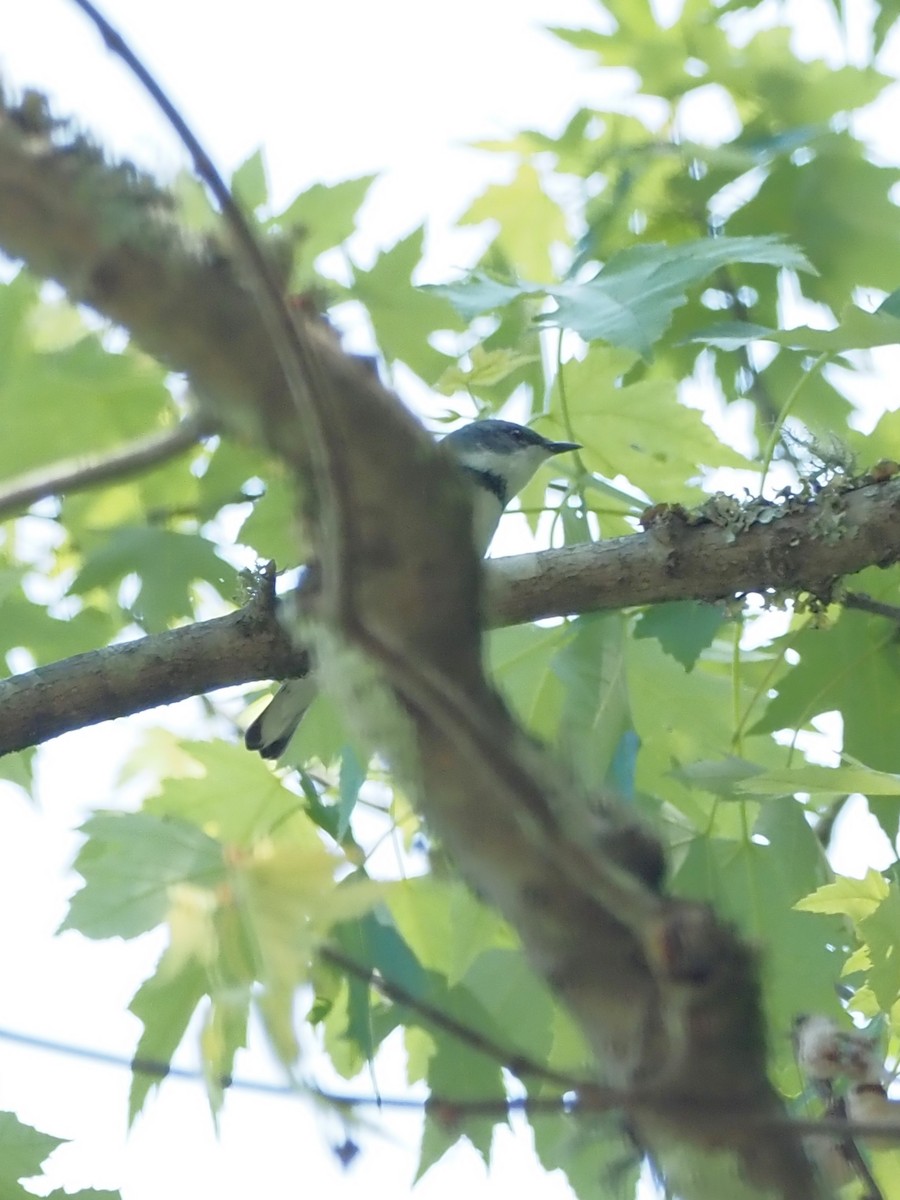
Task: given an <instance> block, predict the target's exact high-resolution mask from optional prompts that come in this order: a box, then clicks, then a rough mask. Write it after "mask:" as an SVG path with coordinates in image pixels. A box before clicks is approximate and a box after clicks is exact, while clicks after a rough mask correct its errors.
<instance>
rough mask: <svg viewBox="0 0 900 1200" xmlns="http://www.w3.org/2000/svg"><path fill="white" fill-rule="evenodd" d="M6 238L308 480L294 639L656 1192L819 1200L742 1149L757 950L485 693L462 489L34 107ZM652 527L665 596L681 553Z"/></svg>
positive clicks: (392, 406)
mask: <svg viewBox="0 0 900 1200" xmlns="http://www.w3.org/2000/svg"><path fill="white" fill-rule="evenodd" d="M0 244H2V245H4V246H5V248H6V249H7V250H8V251H9V252H10V253H13V254H16V255H19V256H22V257H24V258H26V260H27V261H28V262H29V265H30V266H31V267H32V268H33V269H34V270H36V271H38V272H39V273H41V274H44V275H47V276H50V277H53V278H56V279H58V280H59V281H60V282H61V283H62V284H63V286H64V287H66V288H67V290H68V291H69V292H70V294H71V295H72V296H73V297H74V298H76V299H78V300H82V301H85V302H87V303H90V304H92V305H94V306H95V307H97V308H98V309H100V311H102V312H104V313H105V314H106V315H108V316H109V317H111V318H112V319H113V320H116V321H118V322H120V323H122V324H124V325H125V326H126V327H128V328H129V329H130V330H131V331H132V333H133V334H134V336H135V337H136V338H137V339H138V340H140V341H141V342H142V343H143V345H144V346H145V347H146V348H147V349H149V350H150V351H151V352H154V353H156V354H158V355H159V356H160V357H161V358H162V359H163V360H164V361H166V362H167V363H169V364H170V365H172V366H173V367H175V368H176V369H179V370H183V371H185V372H187V373H188V375H189V376H190V378H191V381H192V384H193V387H194V390H195V392H196V393H197V394H198V395H199V396H200V397H202V398H203V400H204V401H205V402H206V403H207V404H208V405H209V408H210V411H212V412H214V413H215V414H216V416H217V417H218V418H219V419H220V420H221V422H222V424H223V426H225V427H226V428H228V429H230V430H231V431H232V433H233V434H234V435H240V434H243V435H245V436H250V437H251V438H253V439H255V440H258V441H262V442H264V443H265V444H266V445H267V446H268V447H269V448H270V449H271V450H272V451H273V452H274V453H277V454H279V455H280V456H281V457H282V458H283V459H284V460H285V462H286V463H287V464H288V465H289V467H290V468H291V469H292V470H293V471H294V472H296V473H297V475H298V477H302V478H306V479H307V480H308V481H311V482H312V486H313V488H314V491H315V493H316V497H317V500H318V506H319V511H318V513H317V519H316V522H315V525H314V534H315V538H316V543H317V550H318V555H319V558H320V560H321V564H322V581H323V582H322V590H321V594H320V596H319V597H318V599H317V602H316V605H315V607H314V609H312V610H310V611H307V612H306V613H305V614H304V625H303V628H304V632H305V635H306V636H309V637H311V638H312V639H313V641H314V644H315V651H316V656H317V658H318V659H319V661H320V662H321V665H322V669H323V674H324V676H325V679H326V682H327V683H328V684H329V686H330V687H331V688H332V689H333V690H334V691H335V693H336V694H337V695H338V696H339V698H340V699H341V701H342V703H344V704H345V706H346V709H347V711H348V713H350V714H351V716H355V719H356V721H357V723H358V724H359V725H360V726H361V727H367V728H368V730H369V732H370V733H371V734H373V735H374V738H375V740H376V742H377V743H378V744H379V745H380V746H381V747H382V748H383V749H384V750H385V751H386V752H387V754H388V756H389V757H390V759H391V760H392V762H393V763H394V764H395V767H396V769H397V770H398V771H399V773H400V774H401V775H403V776H404V777H405V778H406V780H407V783H408V784H410V785H411V786H413V787H414V788H415V789H416V791H417V792H418V795H419V797H420V803H421V805H422V807H423V809H424V811H425V812H426V815H427V816H428V819H429V822H430V823H431V825H432V827H433V828H435V829H436V830H437V831H438V832H439V833H440V835H441V836H442V838H443V840H444V842H445V844H446V845H447V846H448V848H449V849H450V851H451V853H452V854H453V855H454V857H455V859H456V860H457V861H458V862H459V863H460V864H461V867H462V869H463V871H464V873H465V874H466V875H467V876H468V878H469V879H470V880H472V881H473V883H474V884H475V885H476V886H477V887H478V888H479V890H480V891H481V893H482V894H483V895H485V896H487V897H489V898H490V899H492V900H493V902H494V903H495V904H496V905H497V906H498V907H499V908H500V909H501V910H502V911H503V912H504V913H505V914H506V916H507V917H508V918H509V919H510V920H511V922H512V923H513V924H514V925H515V926H516V927H517V928H518V930H519V933H520V934H521V937H522V941H523V944H524V946H525V947H526V949H527V952H528V954H529V956H530V958H531V959H532V961H533V962H534V964H535V966H536V968H537V969H538V970H539V971H540V972H541V973H542V974H543V975H544V976H545V977H546V978H547V979H548V981H549V982H550V984H551V985H552V986H553V987H554V989H555V990H556V992H557V994H558V995H559V996H560V997H561V999H562V1000H563V1001H564V1002H565V1003H566V1004H567V1005H568V1007H569V1008H570V1010H571V1011H572V1013H573V1014H574V1016H575V1019H576V1020H577V1021H578V1022H579V1024H580V1025H581V1027H582V1029H583V1031H584V1033H585V1035H586V1037H587V1039H588V1041H589V1043H590V1045H591V1046H592V1047H593V1049H594V1051H595V1053H596V1055H597V1059H598V1062H601V1063H602V1064H603V1070H604V1075H605V1077H606V1079H607V1080H608V1081H609V1083H610V1084H611V1085H612V1086H614V1087H617V1088H620V1089H622V1090H627V1091H629V1093H630V1094H632V1095H635V1096H637V1097H639V1102H638V1103H636V1105H635V1107H634V1109H633V1111H632V1120H633V1125H634V1128H635V1131H636V1133H637V1136H638V1137H639V1138H640V1139H641V1141H642V1142H643V1144H644V1145H646V1146H647V1147H648V1148H649V1149H650V1151H651V1153H652V1154H653V1155H654V1157H655V1158H656V1159H657V1161H658V1162H659V1163H660V1164H661V1165H662V1167H663V1169H664V1170H665V1171H666V1172H667V1175H668V1176H669V1177H670V1178H669V1182H670V1183H671V1185H672V1187H673V1188H674V1190H675V1191H677V1192H679V1193H680V1194H683V1195H684V1196H686V1197H688V1198H689V1197H691V1196H692V1195H697V1194H698V1189H701V1188H702V1189H704V1194H710V1191H709V1187H710V1183H711V1181H712V1180H713V1179H714V1178H715V1177H716V1176H717V1175H719V1176H721V1167H722V1164H723V1163H724V1165H725V1171H726V1174H727V1177H728V1185H729V1186H728V1189H727V1191H721V1190H720V1191H719V1194H722V1195H724V1194H727V1195H728V1196H729V1198H730V1200H739V1198H741V1197H745V1196H746V1197H750V1196H754V1197H759V1196H761V1195H763V1194H765V1195H767V1196H770V1195H779V1196H783V1197H785V1198H787V1197H791V1198H792V1200H812V1198H813V1197H815V1196H817V1195H818V1194H819V1193H818V1188H817V1184H816V1182H815V1180H814V1178H813V1175H812V1172H811V1169H810V1167H809V1164H808V1162H807V1160H806V1158H805V1156H804V1154H803V1152H802V1148H801V1146H800V1144H799V1141H798V1139H797V1137H796V1136H795V1135H794V1134H793V1133H790V1132H788V1131H786V1130H785V1131H784V1132H772V1133H770V1134H769V1135H768V1136H767V1137H765V1138H760V1137H759V1135H758V1129H759V1125H760V1122H764V1121H766V1120H767V1119H770V1118H774V1117H776V1116H777V1115H778V1114H779V1113H780V1105H779V1103H778V1100H777V1098H776V1096H775V1094H774V1092H773V1091H772V1089H771V1087H770V1085H769V1083H768V1080H767V1076H766V1061H765V1057H766V1056H765V1040H764V1035H763V1030H762V1018H761V1012H760V1005H759V986H758V981H757V971H756V962H755V956H754V954H753V952H752V951H751V950H750V949H749V948H748V947H747V946H745V945H744V944H743V943H742V942H741V941H740V939H739V938H738V937H737V936H736V935H735V933H734V932H733V931H732V930H731V929H730V928H728V927H727V926H725V925H723V924H721V923H720V922H718V921H717V920H716V918H715V916H714V914H713V913H712V912H711V911H710V910H709V909H708V908H707V907H706V906H704V905H700V904H694V903H690V902H685V901H680V900H677V899H672V898H669V897H667V896H665V895H664V894H663V893H662V892H661V891H660V889H659V874H658V868H659V864H658V859H657V856H658V853H659V848H658V846H657V844H656V840H655V838H654V837H653V836H652V835H651V834H650V833H649V832H648V831H646V830H644V829H641V828H640V827H638V826H636V825H635V824H634V821H633V818H632V816H631V815H630V814H629V813H628V812H627V811H626V810H625V809H624V808H622V807H621V806H619V805H618V804H616V802H615V800H614V799H613V798H612V797H610V796H608V795H592V796H586V795H583V794H582V793H581V792H580V790H579V788H578V786H577V785H576V784H575V782H574V781H572V780H570V779H568V778H566V775H565V771H564V769H563V768H562V767H561V766H560V764H558V763H555V762H553V761H552V760H551V759H550V758H549V757H548V756H547V755H546V753H545V752H544V751H543V750H542V749H541V748H540V747H538V746H536V745H535V744H534V743H533V742H532V741H531V740H530V739H529V738H528V737H527V736H526V735H525V734H524V733H523V732H522V730H520V729H519V728H518V727H517V726H516V725H515V723H514V722H513V721H512V719H511V717H510V715H509V713H508V712H507V711H506V709H505V707H504V706H503V705H502V703H501V702H500V700H499V699H498V697H497V696H496V695H495V694H494V693H493V692H492V691H491V689H490V687H489V685H488V684H487V683H486V681H485V679H484V677H483V674H482V670H481V657H480V652H479V646H478V635H479V627H480V613H481V608H482V605H481V596H480V593H481V586H480V585H481V572H480V568H479V565H478V563H477V562H476V561H475V557H474V553H473V550H472V546H471V540H470V537H469V530H468V524H469V514H468V512H467V502H466V499H465V496H464V491H463V489H462V487H461V485H460V483H459V481H458V480H457V479H456V478H455V476H454V475H453V473H452V472H451V469H450V467H449V466H448V465H447V464H445V463H442V461H441V460H440V459H439V458H438V456H437V455H436V454H435V451H434V447H433V445H432V444H431V443H430V441H429V439H428V438H427V437H426V436H425V435H424V433H423V431H422V430H421V429H419V428H418V427H417V425H416V423H415V422H414V421H413V420H412V419H411V417H410V416H409V414H408V413H406V412H405V411H404V410H403V408H402V406H401V405H399V403H398V402H397V401H396V398H395V397H393V396H392V395H390V394H389V393H387V392H385V391H384V390H383V389H382V388H381V387H380V386H379V385H378V384H377V382H376V381H375V380H374V379H372V378H371V377H370V376H369V375H368V374H367V373H366V372H365V371H364V370H363V369H361V368H360V366H359V364H357V363H355V362H353V361H352V360H351V359H348V358H346V357H345V356H343V355H342V354H341V352H340V350H339V348H338V347H336V346H334V345H333V344H332V343H331V342H330V339H329V338H328V337H327V335H325V334H324V333H323V332H321V331H319V330H317V329H316V328H315V327H314V326H310V327H303V326H297V327H296V328H293V329H291V328H287V330H286V337H285V339H284V340H283V341H282V342H280V343H279V351H283V350H284V348H285V346H287V348H288V350H290V348H291V346H292V345H293V347H294V348H295V349H296V350H297V361H296V364H292V363H291V361H290V354H287V355H285V362H284V364H282V362H279V360H278V357H277V356H276V354H275V352H274V351H273V349H272V342H271V341H270V337H269V330H268V327H267V326H265V325H264V323H263V322H262V321H261V320H260V317H259V316H258V314H257V310H256V308H255V306H254V303H253V299H252V296H251V290H248V288H247V286H246V285H245V283H244V282H243V280H244V279H245V278H246V277H245V276H244V275H243V274H242V267H241V264H240V263H239V262H236V261H234V260H233V259H232V257H231V255H230V253H229V252H228V249H227V243H222V244H221V245H219V246H216V247H211V246H207V247H205V248H204V250H203V251H202V252H201V253H196V252H194V251H191V250H190V249H189V248H187V245H186V240H185V238H184V237H183V236H182V235H181V234H180V232H179V230H178V228H177V224H176V223H175V221H174V219H173V218H172V216H171V213H170V208H169V205H168V201H167V198H166V197H165V196H164V195H163V194H162V193H161V192H160V191H159V189H157V188H156V187H155V185H153V184H152V183H151V182H150V181H148V180H146V179H142V178H139V177H136V176H135V173H134V171H133V170H131V169H130V168H127V169H126V168H118V169H117V168H111V167H109V166H108V164H106V163H105V162H104V161H103V159H102V156H101V155H99V154H98V153H97V152H96V150H94V149H93V148H92V147H90V146H89V145H88V144H87V143H86V142H85V141H84V140H83V139H78V138H74V139H73V138H67V137H66V135H65V134H64V133H63V132H61V131H60V129H59V128H58V127H56V126H55V125H54V123H52V122H50V121H49V118H48V117H47V116H46V113H45V112H44V111H43V110H42V109H41V107H40V105H37V106H35V105H32V106H31V108H30V109H28V110H23V109H21V108H20V109H11V108H9V107H7V108H5V109H0ZM263 283H264V286H263V287H262V288H261V291H262V292H263V293H266V288H267V287H268V285H269V283H270V280H269V279H268V277H265V278H264V280H263ZM269 315H271V312H270V314H269ZM279 328H280V329H281V330H282V331H284V326H283V325H282V326H280V327H279ZM310 364H312V367H313V368H314V370H312V371H310V370H309V369H308V368H309V366H310ZM294 365H295V366H296V368H297V371H296V376H295V373H294V371H293V370H292V366H294ZM313 377H315V379H314V378H313ZM298 381H299V383H298ZM311 383H313V384H314V386H310V384H311ZM373 446H374V447H376V448H377V453H373ZM436 527H439V528H440V530H441V537H440V538H439V539H437V538H435V536H434V530H435V528H436ZM832 528H834V527H833V525H832ZM660 529H663V530H664V531H665V530H668V531H667V532H666V536H665V538H664V541H665V543H666V544H665V545H664V546H663V547H662V548H660V547H658V546H655V547H654V554H655V555H656V556H657V557H658V558H659V560H660V570H661V572H662V574H663V575H669V576H672V575H673V574H675V573H676V570H677V564H678V562H679V561H682V560H683V543H684V541H685V540H687V533H686V532H685V531H684V530H681V529H678V530H676V529H675V528H674V527H672V528H671V529H668V518H667V519H666V520H664V521H661V522H660ZM660 529H656V531H655V534H654V535H653V536H656V537H657V540H658V535H659V532H660ZM648 536H650V535H648ZM723 536H725V537H726V539H727V537H728V536H729V535H728V533H727V531H726V532H725V534H724V535H723ZM723 1109H728V1110H729V1111H730V1112H731V1113H732V1114H734V1120H732V1121H731V1122H729V1123H727V1124H726V1125H725V1126H723V1125H722V1124H721V1123H717V1122H716V1121H715V1120H714V1119H713V1118H714V1116H715V1115H717V1114H720V1113H721V1111H722V1110H723ZM704 1113H708V1114H709V1120H708V1121H704V1120H703V1114H704ZM685 1146H688V1147H690V1148H691V1151H692V1153H691V1156H690V1158H689V1160H687V1159H686V1158H685V1156H684V1153H683V1147H685ZM685 1170H686V1172H687V1173H686V1174H685V1173H684V1171H685Z"/></svg>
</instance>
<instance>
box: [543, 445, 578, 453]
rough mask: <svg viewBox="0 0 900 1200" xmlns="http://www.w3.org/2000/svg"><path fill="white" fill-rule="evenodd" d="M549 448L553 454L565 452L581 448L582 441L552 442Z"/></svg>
mask: <svg viewBox="0 0 900 1200" xmlns="http://www.w3.org/2000/svg"><path fill="white" fill-rule="evenodd" d="M547 449H548V450H549V451H550V453H551V454H565V453H566V451H567V450H580V449H581V442H550V444H549V445H548V446H547Z"/></svg>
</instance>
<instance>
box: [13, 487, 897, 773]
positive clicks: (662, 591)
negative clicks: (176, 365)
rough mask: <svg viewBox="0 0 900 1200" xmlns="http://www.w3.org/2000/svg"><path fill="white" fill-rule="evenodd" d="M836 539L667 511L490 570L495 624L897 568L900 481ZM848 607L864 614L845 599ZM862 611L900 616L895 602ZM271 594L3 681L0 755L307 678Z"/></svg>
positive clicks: (821, 508)
mask: <svg viewBox="0 0 900 1200" xmlns="http://www.w3.org/2000/svg"><path fill="white" fill-rule="evenodd" d="M839 499H840V520H839V522H838V530H839V536H837V538H836V540H827V539H824V538H823V537H822V536H821V535H820V533H819V532H817V530H819V529H820V527H821V525H822V521H823V517H824V515H825V514H828V516H829V519H833V518H834V515H835V496H834V495H833V494H831V493H829V494H828V496H827V497H825V498H819V499H816V500H811V501H809V502H807V503H805V504H803V505H802V506H800V507H798V508H797V509H796V510H795V511H788V510H787V509H785V513H784V516H782V517H780V518H779V519H777V520H775V521H771V522H769V523H768V524H764V525H763V524H759V525H754V526H752V527H751V528H750V529H748V530H745V531H744V532H743V533H740V534H738V535H737V536H736V537H733V536H732V535H731V533H729V532H728V531H727V530H723V529H721V528H718V527H716V526H714V525H686V524H684V522H683V521H682V520H680V518H678V517H676V516H673V517H671V518H670V519H669V520H667V521H663V522H661V523H658V524H657V525H656V526H654V528H652V529H651V530H650V531H649V532H647V533H637V534H634V535H633V536H632V537H626V538H616V539H614V540H612V541H608V542H601V543H599V544H597V545H592V546H587V545H585V546H569V547H566V548H564V549H562V550H545V551H542V552H541V553H538V554H523V555H518V556H516V557H514V558H502V559H494V560H493V561H489V562H488V563H487V564H486V566H485V576H486V591H487V597H486V603H487V619H488V623H489V624H490V625H492V626H495V627H499V626H504V625H515V624H519V623H522V622H526V621H535V620H539V619H541V618H543V617H557V616H567V615H571V614H576V613H588V612H599V611H603V610H606V609H618V608H630V607H636V606H641V605H646V604H657V603H661V602H665V601H670V600H706V601H716V600H727V599H731V598H733V597H734V596H736V595H741V594H744V593H748V592H762V593H766V592H771V591H779V592H780V591H784V590H787V589H790V590H797V589H807V590H812V591H815V592H818V593H820V594H821V593H822V592H823V591H827V589H828V588H829V587H830V584H831V581H833V580H834V579H836V578H839V577H842V576H845V575H848V574H852V573H854V572H856V571H859V570H861V569H862V568H864V567H867V566H870V565H872V564H880V565H887V564H888V563H890V562H895V561H897V560H900V479H892V480H888V481H886V482H884V483H874V484H867V485H863V486H861V487H859V488H856V489H855V490H853V491H849V492H845V493H843V494H841V495H840V498H839ZM850 606H851V607H862V605H861V604H860V603H859V602H857V601H856V600H853V601H851V602H850ZM865 607H866V609H867V611H875V612H876V614H878V615H882V616H888V617H890V618H891V619H894V620H896V619H897V610H896V609H894V608H893V607H891V606H886V605H877V606H876V608H875V609H874V610H873V609H872V607H871V602H867V603H866V605H865ZM305 669H306V656H305V655H304V654H303V653H302V652H301V651H298V650H296V649H295V648H294V646H293V644H292V643H291V640H290V638H289V637H288V635H287V633H286V632H285V630H284V629H283V627H282V625H281V623H280V622H279V620H278V619H277V615H276V609H275V606H274V604H268V603H266V598H265V597H264V596H261V597H260V598H258V599H256V600H254V601H252V602H251V603H250V604H249V605H247V606H246V607H245V608H243V609H241V610H240V611H238V612H236V613H232V614H231V615H229V616H227V617H219V618H217V619H216V620H213V621H203V622H200V623H198V624H196V625H190V626H185V627H183V628H180V629H173V630H171V631H170V632H168V633H165V634H160V635H156V636H153V637H148V638H142V639H141V640H139V641H134V642H128V643H125V644H123V645H117V646H109V647H107V648H106V649H102V650H94V651H90V652H89V653H87V654H80V655H77V656H75V657H73V658H70V659H66V660H64V661H62V662H58V663H53V664H52V665H51V666H47V667H39V668H38V669H37V670H35V671H29V672H25V673H23V674H21V675H16V676H14V677H12V678H11V679H6V680H3V681H0V754H8V753H10V752H11V751H13V750H21V749H24V748H25V747H27V746H33V745H37V744H39V743H41V742H44V741H46V740H48V739H49V738H52V737H57V736H59V734H61V733H67V732H69V731H71V730H73V729H80V728H82V727H84V726H86V725H92V724H96V723H97V722H98V721H109V720H112V719H114V718H117V717H125V716H128V715H129V714H131V713H135V712H140V711H143V710H144V709H147V708H153V707H154V706H155V705H158V704H172V703H174V702H175V701H177V700H183V699H185V697H187V696H195V695H200V694H202V693H204V692H210V691H213V690H215V689H216V688H220V687H228V686H231V685H235V684H241V683H249V682H251V681H254V680H259V679H283V678H285V677H287V676H289V675H291V674H302V673H303V672H304V671H305Z"/></svg>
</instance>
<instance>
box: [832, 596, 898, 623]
mask: <svg viewBox="0 0 900 1200" xmlns="http://www.w3.org/2000/svg"><path fill="white" fill-rule="evenodd" d="M840 602H841V604H843V606H844V608H856V609H858V610H859V611H860V612H867V613H873V614H874V615H875V616H876V617H887V619H888V620H889V621H894V622H896V623H897V624H900V605H897V604H885V603H884V601H882V600H876V599H875V598H874V597H873V596H869V595H868V594H867V593H866V592H844V593H843V595H842V596H841V597H840Z"/></svg>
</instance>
